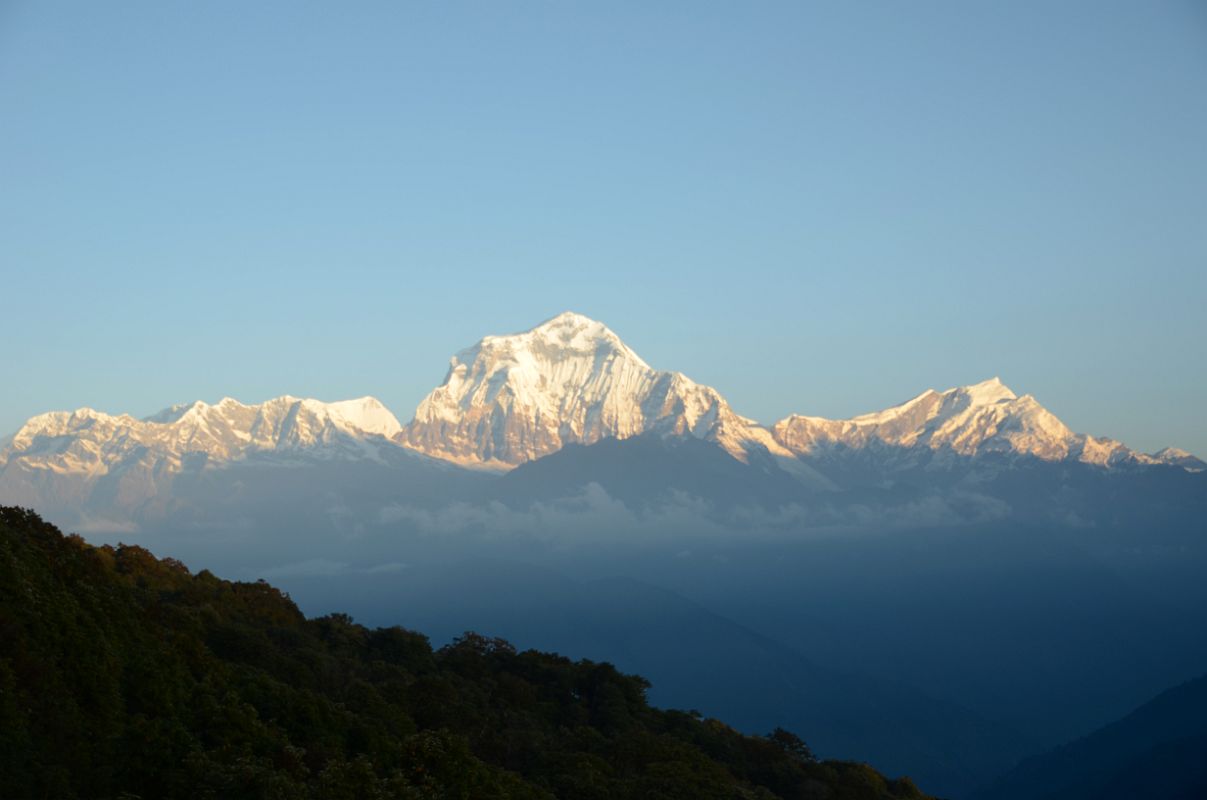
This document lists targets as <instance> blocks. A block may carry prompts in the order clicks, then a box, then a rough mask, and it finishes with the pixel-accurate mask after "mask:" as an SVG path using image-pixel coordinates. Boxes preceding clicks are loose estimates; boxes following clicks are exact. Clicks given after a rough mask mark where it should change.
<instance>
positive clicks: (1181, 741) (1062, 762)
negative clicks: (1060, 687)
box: [975, 676, 1207, 800]
mask: <svg viewBox="0 0 1207 800" xmlns="http://www.w3.org/2000/svg"><path fill="white" fill-rule="evenodd" d="M1135 797H1160V798H1163V799H1164V800H1195V798H1202V797H1207V676H1204V677H1201V678H1196V679H1195V680H1192V681H1187V682H1186V683H1184V684H1182V685H1180V686H1177V687H1174V688H1173V689H1169V690H1168V691H1165V692H1162V693H1161V694H1160V695H1158V696H1157V697H1155V698H1153V699H1152V700H1150V701H1149V702H1147V703H1145V704H1144V705H1142V706H1140V707H1139V708H1137V709H1136V710H1135V711H1133V712H1132V713H1130V714H1128V715H1127V716H1126V717H1124V718H1123V719H1121V720H1119V721H1117V722H1114V723H1112V724H1110V725H1107V726H1106V727H1104V728H1101V729H1099V730H1097V731H1095V732H1094V733H1091V734H1090V735H1089V736H1086V737H1084V738H1082V739H1078V740H1076V741H1074V742H1071V743H1069V744H1067V745H1065V746H1063V747H1059V748H1057V749H1055V750H1053V751H1051V752H1049V753H1045V754H1044V755H1041V756H1036V757H1034V758H1029V759H1027V760H1026V761H1023V762H1022V763H1021V764H1019V765H1018V766H1017V767H1015V768H1014V769H1013V770H1011V771H1010V772H1008V773H1006V774H1005V775H1004V776H1002V777H1001V778H1000V779H998V780H997V781H995V782H994V783H993V784H992V785H991V786H989V787H988V788H986V789H984V790H982V791H981V792H979V793H977V794H976V795H975V798H976V800H1058V798H1059V800H1091V798H1094V800H1127V799H1129V798H1135Z"/></svg>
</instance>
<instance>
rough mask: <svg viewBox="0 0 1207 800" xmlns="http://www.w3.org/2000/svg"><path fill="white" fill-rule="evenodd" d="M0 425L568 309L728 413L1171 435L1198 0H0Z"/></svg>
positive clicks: (410, 381) (331, 387)
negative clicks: (1015, 397)
mask: <svg viewBox="0 0 1207 800" xmlns="http://www.w3.org/2000/svg"><path fill="white" fill-rule="evenodd" d="M0 292H2V294H0V298H2V300H3V317H2V319H3V324H4V335H3V338H2V339H0V364H2V365H3V367H4V373H5V377H4V379H3V381H2V382H0V386H2V387H3V390H2V392H0V434H6V433H9V432H11V431H13V430H15V429H16V428H17V427H19V425H20V424H21V422H22V421H23V420H24V419H25V418H26V417H28V416H30V415H33V414H35V413H39V412H42V411H46V410H51V409H69V408H75V407H78V406H83V405H89V406H93V407H96V408H100V409H103V410H106V411H110V412H121V411H128V412H130V413H133V414H136V415H145V414H149V413H151V412H153V411H155V410H157V409H159V408H162V407H164V406H167V405H170V404H172V403H176V402H184V401H189V400H193V399H205V400H208V401H211V402H213V401H216V400H217V399H219V398H220V397H222V396H224V395H231V396H234V397H237V398H239V399H242V400H244V401H258V400H263V399H266V398H268V397H271V396H275V395H279V394H286V393H289V394H295V395H304V396H314V397H319V398H322V399H327V400H334V399H341V398H346V397H353V396H360V395H364V394H373V395H376V396H378V397H380V398H381V399H382V400H383V401H384V402H385V403H386V404H387V405H388V406H390V407H391V408H392V409H393V410H394V411H395V413H396V414H397V415H398V416H399V417H400V418H402V419H403V421H405V420H406V419H409V417H410V415H411V412H412V411H413V409H414V406H415V404H416V403H417V402H418V401H419V400H420V399H421V397H422V396H423V395H424V394H425V393H426V392H428V391H429V390H430V389H431V388H432V387H433V386H435V385H436V384H437V383H439V381H440V380H441V379H442V378H443V376H444V372H445V369H446V366H447V359H448V357H449V356H450V355H451V354H452V353H453V352H454V351H456V350H458V349H460V348H461V347H464V346H467V345H470V344H472V343H473V342H474V341H475V340H476V339H478V338H479V337H480V336H482V335H484V334H488V333H506V332H511V331H515V330H520V329H525V328H528V327H531V326H532V325H534V324H536V323H538V322H540V321H541V320H543V319H545V318H547V317H550V316H553V315H554V314H556V313H558V312H560V311H562V310H566V309H573V310H575V311H579V312H581V313H584V314H587V315H589V316H593V317H595V318H597V319H600V320H602V321H604V322H606V323H607V324H608V325H609V326H610V327H612V328H613V329H614V330H615V331H616V332H617V333H618V334H620V335H621V336H622V337H623V338H624V339H625V340H626V341H627V342H628V343H629V344H630V345H631V346H633V348H634V349H635V350H637V352H638V353H640V354H641V355H642V356H643V357H644V358H645V359H646V360H647V361H649V362H650V363H651V364H653V365H654V366H656V367H659V368H663V369H677V370H681V371H683V372H685V373H687V374H688V375H689V376H690V377H692V378H694V379H696V380H698V381H701V382H704V383H708V384H710V385H713V386H715V387H716V388H717V389H719V390H720V391H721V392H722V393H723V394H724V395H726V396H727V397H728V398H729V400H730V401H731V402H732V403H733V405H734V406H735V407H736V408H737V409H738V410H739V411H740V412H742V413H744V414H747V415H749V416H753V417H756V418H759V419H762V420H764V421H768V420H772V419H775V418H778V417H780V416H782V415H784V414H786V413H788V412H802V413H811V414H821V415H827V416H847V415H851V414H856V413H860V412H864V411H868V410H872V409H875V408H880V407H884V406H887V405H890V404H892V403H895V402H898V401H901V400H904V399H906V398H908V397H910V396H912V395H914V394H917V393H918V392H920V391H921V390H923V389H925V388H927V387H935V388H946V387H948V386H952V385H957V384H966V383H972V382H976V381H979V380H981V379H983V378H986V377H990V376H993V375H1000V376H1001V377H1002V379H1003V380H1004V381H1005V382H1006V383H1007V384H1009V385H1010V386H1011V387H1012V388H1014V389H1015V390H1016V391H1017V392H1019V393H1024V392H1027V393H1031V394H1034V395H1036V397H1037V398H1038V399H1039V400H1040V401H1041V402H1042V403H1044V404H1045V405H1047V406H1048V407H1049V408H1050V409H1051V410H1052V411H1053V412H1055V413H1056V414H1057V415H1058V416H1060V417H1062V418H1063V419H1064V420H1065V421H1066V422H1067V423H1069V424H1070V425H1071V426H1072V427H1073V428H1074V429H1076V430H1080V431H1085V432H1090V433H1095V434H1099V435H1109V436H1113V437H1115V438H1119V439H1123V440H1124V441H1126V442H1128V443H1129V444H1131V445H1133V446H1136V447H1140V448H1143V449H1155V448H1158V447H1161V446H1164V445H1166V444H1176V445H1180V446H1184V447H1187V448H1188V449H1192V450H1197V451H1198V453H1199V454H1200V455H1207V422H1205V420H1207V414H1205V412H1207V4H1205V3H1202V2H1197V1H1196V0H1135V2H1107V1H1104V0H1090V1H1088V2H1072V1H1071V0H1070V1H1069V2H1051V0H1042V1H1040V0H1037V1H1035V2H1019V1H1018V0H1012V2H1003V3H988V2H986V3H981V2H966V1H965V0H959V1H958V2H956V1H954V0H953V2H945V3H938V2H909V3H903V2H888V1H887V0H886V2H879V3H873V2H837V1H836V2H826V3H808V2H799V1H796V0H794V1H793V2H784V3H774V2H759V3H739V2H723V3H708V2H701V1H700V0H691V2H679V3H676V2H662V3H659V2H654V3H651V2H634V3H620V2H606V3H604V2H600V3H592V4H588V3H580V2H573V3H565V2H533V3H527V2H498V1H497V0H490V1H489V2H480V3H461V2H439V3H437V2H396V1H392V2H381V3H372V2H358V3H330V2H327V3H318V2H313V3H312V2H299V1H298V0H289V1H288V2H267V1H266V0H257V2H250V3H249V2H245V1H243V0H240V1H239V2H223V1H222V0H205V2H199V1H197V0H192V1H190V2H171V1H169V0H149V1H148V2H126V1H125V0H122V1H121V2H105V3H101V2H92V1H91V0H89V1H87V2H74V3H67V2H56V1H55V0H37V2H34V0H26V1H24V2H23V1H22V0H0Z"/></svg>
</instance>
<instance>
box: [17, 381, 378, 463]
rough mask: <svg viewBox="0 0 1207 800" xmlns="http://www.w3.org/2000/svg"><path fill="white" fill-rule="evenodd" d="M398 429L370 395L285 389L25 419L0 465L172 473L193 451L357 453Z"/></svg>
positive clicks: (230, 455) (205, 454)
mask: <svg viewBox="0 0 1207 800" xmlns="http://www.w3.org/2000/svg"><path fill="white" fill-rule="evenodd" d="M401 429H402V426H401V425H399V423H398V420H397V419H395V417H394V415H393V414H391V413H390V412H389V411H388V410H387V409H386V407H385V406H383V405H382V404H381V403H380V402H378V401H377V400H376V399H374V398H372V397H362V398H360V399H358V400H346V401H343V402H338V403H324V402H321V401H319V400H310V399H300V398H296V397H290V396H288V395H286V396H283V397H278V398H275V399H273V400H268V401H266V402H264V403H259V404H256V405H245V404H243V403H240V402H239V401H237V400H233V399H231V398H229V397H227V398H223V399H222V400H221V401H220V402H218V403H216V404H214V405H210V404H208V403H204V402H201V401H198V402H195V403H186V404H182V405H176V406H171V407H170V408H166V409H164V410H163V411H160V412H159V413H157V414H153V415H151V416H149V417H147V418H145V419H135V418H134V417H131V416H129V415H128V414H121V415H119V416H113V415H110V414H106V413H104V412H100V411H95V410H93V409H90V408H81V409H78V410H76V411H72V412H67V411H57V412H51V413H49V414H41V415H39V416H36V417H33V418H32V419H30V420H29V421H28V422H26V423H25V425H23V426H22V427H21V429H20V430H19V431H17V433H16V434H14V435H13V436H12V438H11V440H10V441H9V442H8V446H7V447H6V448H5V449H4V451H3V452H0V464H16V463H19V464H21V465H22V466H24V467H27V468H41V469H46V470H49V471H52V472H57V473H60V474H91V475H102V474H106V473H108V472H111V471H113V470H115V469H119V468H124V467H129V466H131V465H132V464H135V463H137V464H140V465H141V466H144V467H147V466H154V467H155V468H157V469H162V470H166V471H168V472H174V471H177V470H179V469H180V468H181V466H182V464H183V463H184V461H185V460H186V459H189V458H193V459H196V458H198V457H201V458H202V459H203V461H204V462H205V463H209V464H221V463H225V462H229V461H234V460H236V459H240V458H243V457H245V456H247V455H250V454H253V453H257V452H275V451H282V450H291V451H300V450H306V449H325V450H326V451H328V452H334V450H333V447H334V446H342V447H343V450H344V451H345V452H347V453H352V454H358V455H359V454H363V452H364V450H363V448H361V447H359V444H358V443H359V442H361V441H363V440H365V439H379V440H381V442H383V443H384V442H385V441H386V440H387V439H388V438H389V437H391V436H394V435H396V434H397V433H398V432H399V431H400V430H401ZM335 449H338V447H336V448H335Z"/></svg>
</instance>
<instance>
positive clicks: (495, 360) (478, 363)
mask: <svg viewBox="0 0 1207 800" xmlns="http://www.w3.org/2000/svg"><path fill="white" fill-rule="evenodd" d="M649 432H656V433H660V434H662V435H668V436H670V435H679V436H694V437H697V438H702V439H709V440H712V441H716V442H717V443H719V444H720V445H721V446H722V447H724V448H725V449H726V450H727V451H728V452H730V453H731V454H732V455H734V456H735V457H737V458H739V459H742V460H745V458H746V456H747V454H748V451H749V450H750V449H752V448H759V449H762V450H766V451H769V452H772V453H774V454H783V455H788V454H787V453H786V451H783V449H782V448H781V447H779V445H777V444H776V443H775V441H774V440H772V438H771V436H770V435H769V433H768V432H767V431H766V430H765V429H763V428H761V427H759V426H758V425H757V424H755V423H754V422H752V421H751V420H747V419H744V418H742V417H739V416H738V415H737V414H735V413H734V412H733V411H732V409H730V407H729V404H728V403H726V402H725V400H724V398H722V397H721V395H720V394H718V393H717V392H716V391H715V390H714V389H711V388H709V387H707V386H701V385H699V384H697V383H695V382H693V381H691V380H690V379H688V378H687V377H686V376H684V375H683V374H681V373H678V372H661V371H658V370H655V369H653V368H652V367H650V366H649V365H648V364H646V363H645V361H643V360H642V359H641V357H640V356H638V355H637V354H636V353H635V352H633V350H632V349H631V348H629V346H628V345H626V344H625V343H624V342H623V341H621V339H620V337H618V336H617V335H616V334H615V333H613V332H612V331H611V330H609V329H608V327H607V326H605V325H604V324H603V323H600V322H597V321H595V320H592V319H590V318H588V317H584V316H582V315H581V314H575V313H573V312H569V311H567V312H565V313H563V314H559V315H558V316H556V317H554V318H553V319H550V320H547V321H545V322H543V323H541V324H540V325H537V326H536V327H535V328H533V329H531V330H529V331H524V332H523V333H516V334H511V335H508V336H487V337H485V338H484V339H482V340H481V341H480V342H478V343H477V344H476V345H474V346H473V347H470V348H467V349H465V350H462V351H461V352H459V353H457V354H456V355H455V356H453V358H452V360H451V362H450V364H449V371H448V375H447V376H446V377H445V380H444V383H443V384H442V385H440V386H439V387H437V388H436V389H435V390H434V391H432V393H431V394H429V395H428V396H427V397H426V398H425V399H424V400H423V402H421V403H420V404H419V408H418V409H417V410H416V412H415V418H414V420H412V421H411V423H410V424H408V425H407V426H406V428H405V429H404V431H403V433H402V434H401V435H400V436H399V437H398V438H399V441H401V442H402V443H404V444H405V445H407V446H409V447H413V448H415V449H416V450H419V451H421V452H423V453H426V454H428V455H432V456H436V457H439V458H445V459H449V460H452V461H457V462H460V463H467V464H486V465H490V464H494V465H497V466H511V465H515V464H520V463H523V462H525V461H531V460H533V459H536V458H540V457H541V456H543V455H547V454H549V453H552V452H555V451H557V450H559V449H561V447H562V446H563V445H564V444H568V443H579V444H590V443H592V442H596V441H599V440H600V439H603V438H607V437H615V438H621V439H623V438H627V437H630V436H637V435H639V434H643V433H649Z"/></svg>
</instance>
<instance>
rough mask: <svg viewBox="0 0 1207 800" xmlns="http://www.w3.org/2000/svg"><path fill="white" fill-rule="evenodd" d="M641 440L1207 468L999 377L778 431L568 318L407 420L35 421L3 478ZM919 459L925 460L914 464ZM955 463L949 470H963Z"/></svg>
mask: <svg viewBox="0 0 1207 800" xmlns="http://www.w3.org/2000/svg"><path fill="white" fill-rule="evenodd" d="M639 435H656V436H661V437H665V438H696V439H701V440H703V441H708V442H712V443H714V444H716V445H717V446H719V447H720V448H721V449H722V450H724V451H725V452H726V453H728V454H729V455H730V456H732V457H733V458H735V459H737V460H739V461H742V462H749V461H750V460H751V459H756V460H764V461H767V462H769V463H773V464H775V465H776V466H777V467H779V468H780V469H782V470H784V471H785V472H788V473H789V474H791V475H793V476H794V477H795V478H796V479H797V480H799V481H800V482H801V483H803V484H805V485H807V486H810V487H812V488H826V489H832V488H834V485H833V483H832V481H830V480H829V479H828V478H827V477H826V476H825V475H824V474H823V473H824V470H823V471H822V472H819V471H818V469H817V466H818V464H824V462H825V460H826V459H828V458H833V457H835V456H838V455H841V454H842V453H844V452H850V451H862V450H871V451H875V450H877V449H881V450H885V451H890V450H891V451H892V452H893V454H894V455H893V457H894V458H895V459H898V460H899V459H900V452H901V451H902V450H905V451H911V450H913V451H916V453H917V454H918V455H922V454H926V455H927V457H928V458H929V457H930V455H931V454H935V453H937V454H940V455H947V456H952V457H954V456H961V457H963V456H971V457H978V456H982V455H988V454H996V455H1000V454H1006V455H1010V456H1017V457H1034V458H1039V459H1041V460H1046V461H1065V460H1072V461H1080V462H1084V463H1087V464H1092V465H1095V466H1099V467H1103V468H1107V469H1111V468H1115V467H1120V466H1128V465H1130V466H1151V465H1169V466H1175V467H1180V468H1183V469H1186V470H1189V471H1200V470H1203V469H1207V463H1204V462H1203V461H1202V460H1200V459H1198V458H1196V457H1195V456H1193V455H1191V454H1190V453H1187V452H1186V451H1184V450H1180V449H1177V448H1174V447H1167V448H1165V449H1163V450H1161V451H1159V452H1157V453H1154V454H1145V453H1140V452H1138V451H1135V450H1133V449H1131V448H1129V447H1127V446H1126V445H1124V444H1123V443H1122V442H1118V441H1115V440H1113V439H1107V438H1100V437H1095V436H1089V435H1086V434H1080V433H1074V432H1073V431H1071V430H1070V429H1069V428H1068V427H1067V426H1066V425H1065V424H1064V423H1063V422H1061V421H1060V420H1059V419H1058V418H1057V417H1056V416H1055V415H1053V414H1052V413H1051V412H1049V411H1048V410H1047V409H1046V408H1044V407H1043V406H1042V405H1041V404H1040V403H1039V402H1038V401H1037V400H1036V399H1035V398H1034V397H1033V396H1032V395H1029V394H1024V395H1022V396H1019V395H1016V394H1015V393H1014V392H1013V391H1012V390H1010V389H1009V387H1007V386H1006V385H1005V384H1004V383H1002V381H1001V380H1000V379H999V378H996V377H995V378H992V379H990V380H987V381H982V382H980V383H976V384H971V385H969V386H963V387H956V388H952V389H948V390H946V391H942V392H938V391H935V390H933V389H928V390H926V391H925V392H923V393H921V394H919V395H917V396H915V397H914V398H912V399H910V400H908V401H906V402H904V403H901V404H899V405H897V406H893V407H891V408H888V409H884V410H882V411H876V412H870V413H867V414H861V415H858V416H855V417H851V418H849V419H827V418H824V417H816V416H808V415H804V414H792V415H789V416H787V417H785V418H783V419H781V420H778V421H776V422H774V423H772V424H770V425H762V424H760V423H758V422H756V421H755V420H752V419H750V418H748V417H744V416H742V415H740V414H738V413H737V412H736V411H734V409H733V408H732V407H731V406H730V404H729V403H728V401H727V400H726V399H725V398H724V397H723V396H722V395H721V394H720V393H719V392H718V391H717V390H716V389H713V388H712V387H709V386H705V385H702V384H698V383H695V382H694V381H692V380H691V379H690V378H688V377H687V376H685V375H683V374H682V373H680V372H670V371H659V370H655V369H654V368H653V367H651V366H650V365H649V364H647V363H646V362H645V361H644V360H643V359H642V358H641V357H640V356H639V355H637V353H636V352H635V351H633V350H632V349H631V348H630V347H629V346H628V345H626V344H625V343H624V341H623V340H622V339H621V338H620V337H619V336H617V335H616V334H615V333H614V332H613V331H611V330H610V329H609V328H608V327H607V326H605V325H603V324H602V323H600V322H597V321H595V320H592V319H590V318H588V317H585V316H582V315H580V314H576V313H573V312H564V313H562V314H559V315H557V316H555V317H553V318H551V319H549V320H546V321H545V322H543V323H541V324H540V325H537V326H536V327H534V328H532V329H530V330H528V331H524V332H520V333H516V334H508V335H503V336H486V337H484V338H482V339H481V340H479V342H478V343H477V344H475V345H473V346H471V347H468V348H465V349H463V350H461V351H459V352H458V353H457V354H456V355H454V356H453V358H452V359H451V360H450V365H449V370H448V372H447V374H446V376H445V379H444V381H443V382H442V384H441V385H440V386H438V387H436V388H435V389H434V390H433V391H432V392H431V393H429V394H428V396H427V397H425V398H424V399H423V401H421V402H420V404H419V406H418V407H417V409H416V412H415V415H414V417H413V418H412V419H411V421H410V422H408V423H407V424H406V425H402V424H400V423H399V421H398V419H397V418H396V417H395V416H394V415H393V414H392V413H391V412H390V411H389V409H387V408H386V407H385V405H384V404H382V403H381V402H380V401H379V400H377V399H376V398H373V397H362V398H358V399H355V400H346V401H337V402H331V403H326V402H322V401H318V400H313V399H307V398H296V397H292V396H290V395H283V396H281V397H277V398H273V399H270V400H267V401H264V402H263V403H258V404H245V403H241V402H239V401H237V400H234V399H232V398H230V397H225V398H223V399H221V400H220V401H219V402H218V403H215V404H212V405H211V404H208V403H205V402H202V401H195V402H193V403H184V404H179V405H175V406H171V407H169V408H166V409H164V410H162V411H160V412H158V413H156V414H152V415H150V416H148V417H145V418H143V419H136V418H134V417H131V416H130V415H128V414H119V415H111V414H106V413H103V412H99V411H95V410H93V409H89V408H80V409H76V410H75V411H71V412H67V411H60V412H49V413H46V414H41V415H38V416H35V417H32V418H30V420H28V421H27V422H26V423H25V425H23V426H22V427H21V429H20V430H18V431H17V432H16V433H14V434H13V435H11V436H9V437H5V438H4V439H3V440H0V469H6V468H8V467H9V466H10V465H13V464H15V463H17V464H20V465H21V466H23V467H24V468H27V469H37V470H46V471H49V472H52V473H57V474H76V475H97V474H105V473H108V472H112V471H114V470H119V469H128V468H131V467H134V466H138V467H140V468H146V469H152V470H161V471H165V470H166V471H168V472H173V471H180V470H182V469H185V468H186V465H190V464H191V465H192V466H200V467H201V468H206V467H210V468H212V467H217V466H222V465H225V464H229V463H231V462H233V461H237V460H239V459H243V458H247V457H249V456H251V455H256V454H262V453H271V452H277V453H285V454H290V455H293V456H297V457H304V458H323V459H325V458H368V459H380V458H381V457H382V455H381V454H382V452H383V450H389V449H390V448H395V449H398V450H405V451H408V452H411V453H414V454H419V455H423V456H427V457H431V458H436V459H439V460H442V461H445V462H449V463H452V464H455V465H457V466H461V467H469V468H477V469H487V470H497V471H507V470H510V469H512V468H514V467H516V466H518V465H520V464H523V463H526V462H530V461H533V460H536V459H539V458H541V457H543V456H546V455H549V454H551V453H554V452H558V451H559V450H561V449H562V448H563V447H564V446H565V445H567V444H586V445H589V444H593V443H596V442H598V441H600V440H602V439H608V438H615V439H625V438H629V437H633V436H639ZM915 460H916V459H915ZM949 460H950V459H949Z"/></svg>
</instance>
